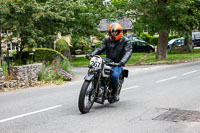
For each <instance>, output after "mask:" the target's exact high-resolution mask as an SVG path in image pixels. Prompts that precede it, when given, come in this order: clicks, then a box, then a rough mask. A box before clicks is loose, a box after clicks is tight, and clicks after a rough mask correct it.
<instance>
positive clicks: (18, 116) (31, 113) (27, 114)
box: [0, 105, 62, 123]
mask: <svg viewBox="0 0 200 133" xmlns="http://www.w3.org/2000/svg"><path fill="white" fill-rule="evenodd" d="M61 106H62V105H56V106H53V107H49V108H45V109H41V110H37V111H33V112H30V113H26V114H21V115H17V116H13V117H10V118H6V119H2V120H0V123H3V122H6V121H10V120H14V119H18V118H21V117H25V116H29V115H33V114H37V113H40V112H44V111H47V110H51V109H55V108H59V107H61Z"/></svg>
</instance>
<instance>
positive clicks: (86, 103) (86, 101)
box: [78, 81, 95, 113]
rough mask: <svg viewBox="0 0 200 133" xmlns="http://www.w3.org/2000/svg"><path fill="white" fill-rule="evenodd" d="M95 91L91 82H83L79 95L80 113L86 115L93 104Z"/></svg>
mask: <svg viewBox="0 0 200 133" xmlns="http://www.w3.org/2000/svg"><path fill="white" fill-rule="evenodd" d="M94 100H95V89H94V84H93V82H92V81H84V83H83V85H82V87H81V91H80V94H79V100H78V107H79V111H80V112H81V113H88V112H89V111H90V109H91V107H92V106H93V104H94Z"/></svg>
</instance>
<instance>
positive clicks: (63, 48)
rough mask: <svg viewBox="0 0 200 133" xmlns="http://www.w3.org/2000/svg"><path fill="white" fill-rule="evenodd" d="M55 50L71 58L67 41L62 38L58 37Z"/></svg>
mask: <svg viewBox="0 0 200 133" xmlns="http://www.w3.org/2000/svg"><path fill="white" fill-rule="evenodd" d="M56 51H58V52H60V53H62V54H63V55H64V56H65V57H67V58H68V59H69V60H70V59H71V51H70V47H69V45H68V43H67V42H66V41H65V40H64V39H59V40H58V41H57V42H56Z"/></svg>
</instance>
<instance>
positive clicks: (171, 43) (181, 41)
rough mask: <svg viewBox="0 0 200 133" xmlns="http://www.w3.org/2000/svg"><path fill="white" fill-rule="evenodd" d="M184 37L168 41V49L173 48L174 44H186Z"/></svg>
mask: <svg viewBox="0 0 200 133" xmlns="http://www.w3.org/2000/svg"><path fill="white" fill-rule="evenodd" d="M184 40H185V39H184V38H175V39H172V40H170V41H169V42H168V50H171V48H172V46H184ZM192 48H194V43H192Z"/></svg>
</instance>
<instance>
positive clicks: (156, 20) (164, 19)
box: [125, 0, 199, 59]
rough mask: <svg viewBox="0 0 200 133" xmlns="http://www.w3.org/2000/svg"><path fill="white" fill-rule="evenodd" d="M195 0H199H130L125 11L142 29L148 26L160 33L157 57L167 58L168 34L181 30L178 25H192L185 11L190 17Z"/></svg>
mask: <svg viewBox="0 0 200 133" xmlns="http://www.w3.org/2000/svg"><path fill="white" fill-rule="evenodd" d="M194 1H198V0H184V2H183V1H181V0H130V1H128V2H125V3H126V5H125V6H126V7H125V9H126V11H125V13H126V15H127V16H128V17H129V18H131V19H132V20H135V21H136V23H135V24H136V25H137V27H139V28H140V29H141V28H142V27H147V28H148V29H150V31H151V32H152V33H158V34H159V40H158V49H157V53H156V59H165V58H167V57H168V56H167V45H168V35H169V33H170V31H175V32H179V31H178V30H180V29H178V28H177V25H179V26H178V27H180V25H184V27H188V26H189V25H190V24H189V23H187V19H184V18H185V16H186V15H185V11H187V16H188V17H189V14H190V15H191V13H189V14H188V11H189V10H190V8H191V6H192V4H191V3H193V2H194ZM197 3H198V2H197ZM186 9H187V10H186ZM191 10H192V9H191ZM198 11H199V10H198ZM195 12H196V10H195ZM180 16H181V18H180ZM192 17H194V18H195V19H196V17H195V16H194V15H191V16H190V18H192ZM179 18H180V19H179ZM196 20H197V19H196ZM190 22H191V21H190ZM189 27H190V26H189ZM190 28H191V27H190ZM183 31H185V30H182V32H183ZM179 33H180V32H179Z"/></svg>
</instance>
